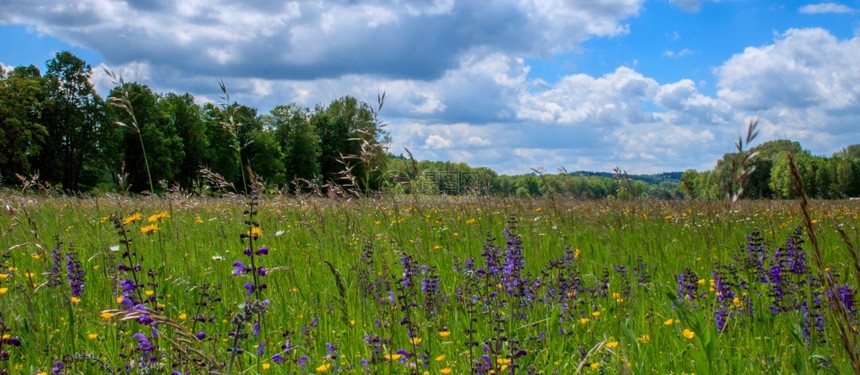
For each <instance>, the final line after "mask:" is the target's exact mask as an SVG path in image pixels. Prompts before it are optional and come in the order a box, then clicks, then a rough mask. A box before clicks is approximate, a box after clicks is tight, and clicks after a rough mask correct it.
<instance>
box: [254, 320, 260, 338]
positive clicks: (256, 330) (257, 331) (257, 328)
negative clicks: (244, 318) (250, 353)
mask: <svg viewBox="0 0 860 375" xmlns="http://www.w3.org/2000/svg"><path fill="white" fill-rule="evenodd" d="M257 336H260V321H259V320H258V321H256V322H254V337H257Z"/></svg>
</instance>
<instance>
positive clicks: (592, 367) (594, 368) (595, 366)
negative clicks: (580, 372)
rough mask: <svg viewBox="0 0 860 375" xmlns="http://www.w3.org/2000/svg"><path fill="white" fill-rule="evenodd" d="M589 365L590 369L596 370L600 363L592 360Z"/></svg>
mask: <svg viewBox="0 0 860 375" xmlns="http://www.w3.org/2000/svg"><path fill="white" fill-rule="evenodd" d="M589 367H591V369H592V370H597V368H598V367H600V363H597V362H594V363H592V364H591V366H589Z"/></svg>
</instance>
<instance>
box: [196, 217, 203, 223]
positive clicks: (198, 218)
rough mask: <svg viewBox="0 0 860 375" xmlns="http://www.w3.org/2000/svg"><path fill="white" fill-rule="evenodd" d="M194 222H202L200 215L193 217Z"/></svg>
mask: <svg viewBox="0 0 860 375" xmlns="http://www.w3.org/2000/svg"><path fill="white" fill-rule="evenodd" d="M194 222H195V223H197V224H203V219H201V218H200V216H197V217H195V218H194Z"/></svg>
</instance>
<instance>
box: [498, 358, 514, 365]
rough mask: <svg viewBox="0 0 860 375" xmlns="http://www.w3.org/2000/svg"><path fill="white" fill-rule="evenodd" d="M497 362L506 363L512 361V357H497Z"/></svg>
mask: <svg viewBox="0 0 860 375" xmlns="http://www.w3.org/2000/svg"><path fill="white" fill-rule="evenodd" d="M496 363H498V364H500V365H506V364H509V363H511V359H510V358H496Z"/></svg>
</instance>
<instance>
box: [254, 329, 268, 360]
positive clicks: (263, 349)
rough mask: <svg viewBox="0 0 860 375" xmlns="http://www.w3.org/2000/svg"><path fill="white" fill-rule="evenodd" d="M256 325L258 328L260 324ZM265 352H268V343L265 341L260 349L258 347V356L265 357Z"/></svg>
mask: <svg viewBox="0 0 860 375" xmlns="http://www.w3.org/2000/svg"><path fill="white" fill-rule="evenodd" d="M255 324H256V325H257V326H259V324H258V323H255ZM254 336H256V335H254ZM265 352H266V342H265V341H263V342H261V343H260V346H258V347H257V355H258V356H262V355H263V353H265Z"/></svg>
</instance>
